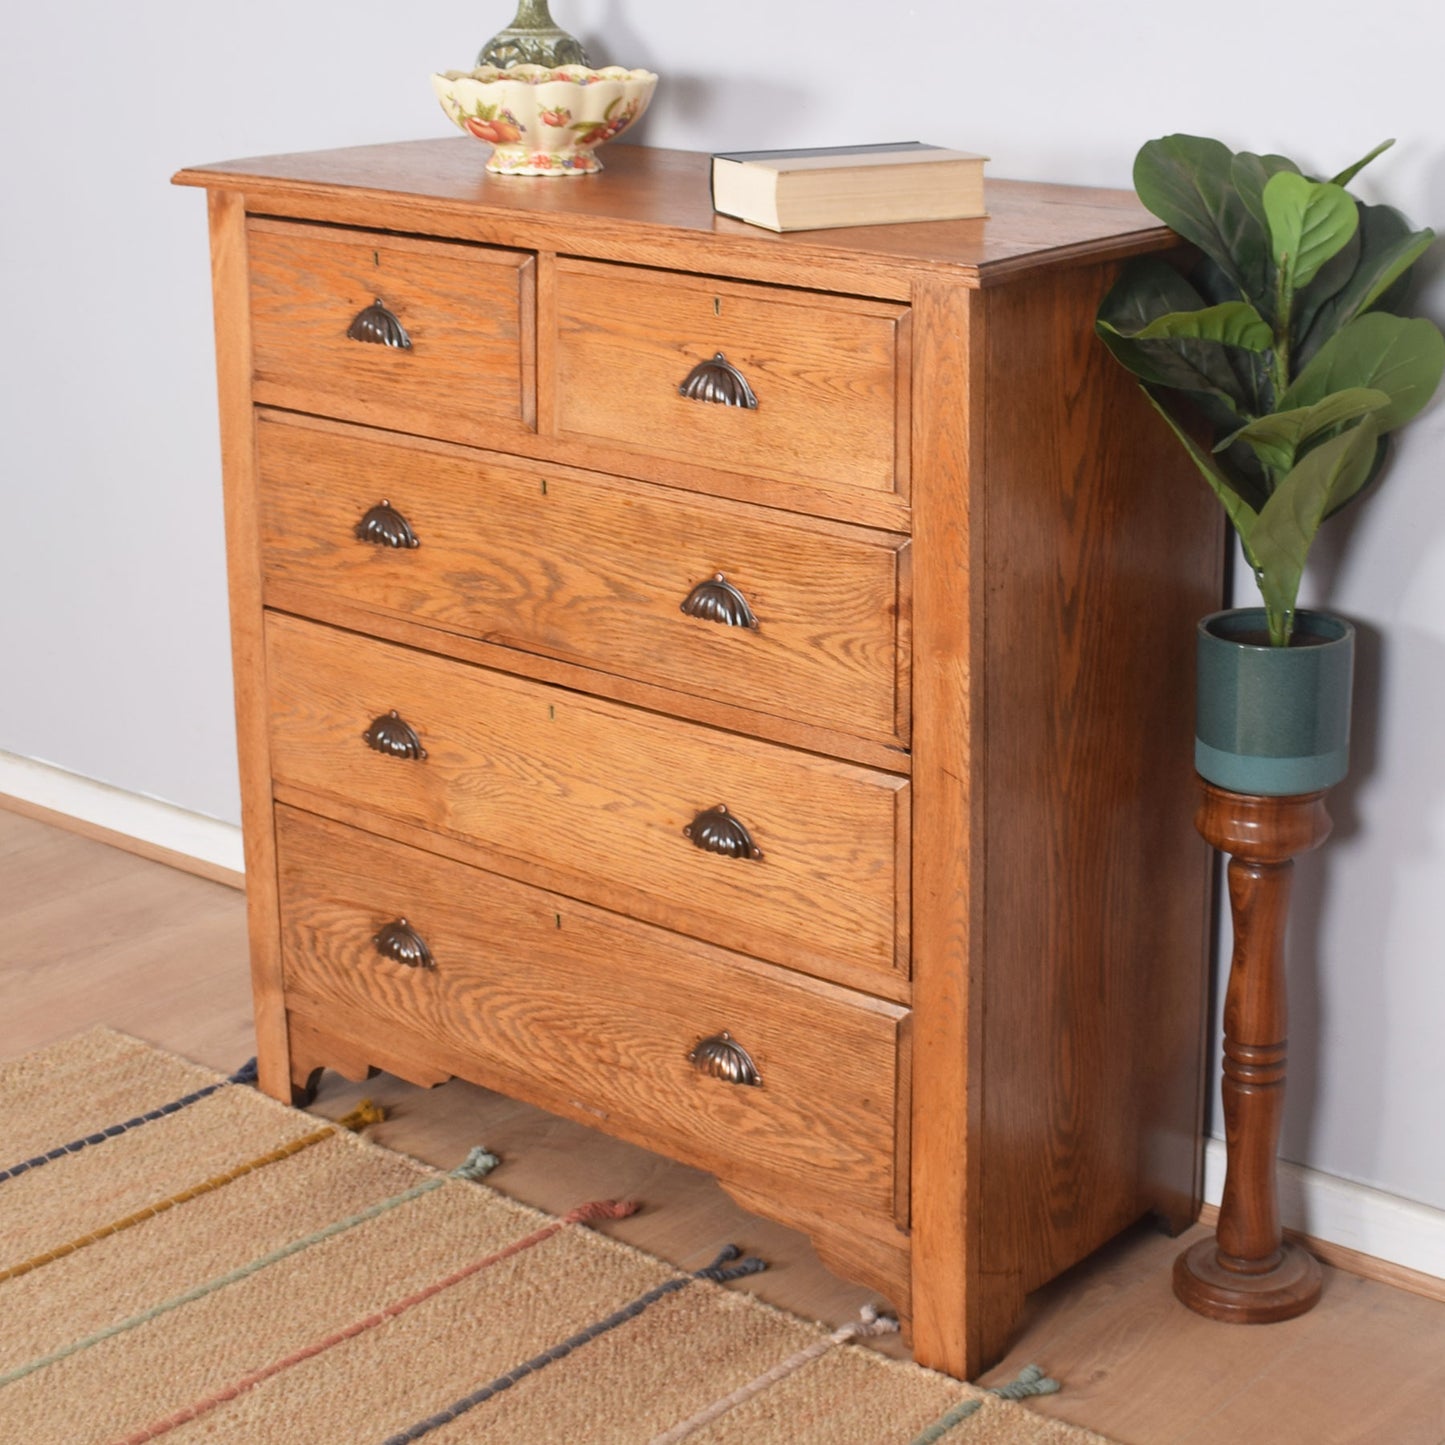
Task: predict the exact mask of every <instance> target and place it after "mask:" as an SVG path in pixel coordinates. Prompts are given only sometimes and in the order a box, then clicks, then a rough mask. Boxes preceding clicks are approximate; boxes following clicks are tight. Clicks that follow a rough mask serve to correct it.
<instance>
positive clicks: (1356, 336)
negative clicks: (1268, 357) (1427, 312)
mask: <svg viewBox="0 0 1445 1445" xmlns="http://www.w3.org/2000/svg"><path fill="white" fill-rule="evenodd" d="M1442 372H1445V336H1442V335H1441V334H1440V330H1439V328H1438V327H1437V326H1436V325H1435V324H1434V322H1432V321H1427V320H1426V319H1425V318H1424V317H1414V318H1408V319H1407V318H1406V317H1403V316H1393V315H1391V314H1390V313H1389V312H1387V311H1368V312H1366V313H1365V314H1364V315H1363V316H1357V317H1356V318H1355V319H1354V320H1353V321H1351V322H1349V323H1348V324H1347V325H1346V326H1345V327H1344V328H1343V329H1342V330H1340V331H1337V332H1336V333H1335V334H1334V335H1333V336H1332V337H1331V338H1330V339H1329V340H1328V341H1327V342H1325V344H1324V345H1323V346H1322V347H1320V349H1319V351H1318V352H1316V353H1315V355H1314V357H1313V358H1312V359H1311V360H1310V362H1309V363H1308V365H1306V366H1305V368H1304V369H1303V370H1302V371H1301V372H1300V374H1299V375H1298V376H1297V377H1295V379H1294V381H1293V382H1291V383H1290V385H1289V387H1288V389H1287V390H1286V391H1285V393H1284V395H1283V396H1282V397H1280V399H1279V405H1278V409H1279V410H1280V411H1289V410H1291V409H1292V408H1295V407H1308V406H1314V405H1315V404H1316V403H1317V402H1320V401H1323V400H1324V399H1325V397H1327V396H1329V395H1330V393H1332V392H1337V391H1348V390H1349V389H1350V388H1352V387H1369V388H1371V389H1373V390H1375V391H1382V392H1384V393H1385V394H1386V395H1387V396H1388V397H1389V398H1390V405H1389V406H1388V407H1386V408H1385V409H1384V410H1382V411H1380V412H1377V413H1375V414H1374V421H1375V423H1376V424H1377V428H1378V430H1379V431H1380V432H1387V431H1392V430H1393V429H1394V428H1395V427H1397V426H1400V425H1402V424H1403V423H1405V422H1407V421H1409V420H1410V418H1411V417H1412V416H1414V415H1415V414H1416V413H1417V412H1418V411H1419V410H1420V409H1421V408H1422V407H1423V406H1424V405H1425V403H1426V402H1428V401H1429V400H1430V398H1431V397H1432V396H1433V395H1434V394H1435V388H1436V387H1437V386H1438V385H1439V384H1440V377H1441V373H1442Z"/></svg>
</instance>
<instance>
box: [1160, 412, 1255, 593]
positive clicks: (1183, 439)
mask: <svg viewBox="0 0 1445 1445" xmlns="http://www.w3.org/2000/svg"><path fill="white" fill-rule="evenodd" d="M1144 395H1145V396H1147V397H1148V398H1149V401H1150V403H1151V404H1152V406H1153V407H1154V410H1155V411H1157V412H1158V413H1159V415H1160V416H1162V417H1163V418H1164V420H1165V421H1167V422H1168V423H1169V427H1170V429H1171V430H1172V431H1173V433H1174V435H1175V436H1176V437H1178V438H1179V441H1180V444H1181V445H1182V446H1183V447H1184V450H1185V451H1186V452H1188V453H1189V458H1190V460H1191V461H1192V462H1193V463H1194V465H1195V466H1196V467H1197V468H1198V469H1199V475H1200V476H1201V477H1203V478H1204V480H1205V481H1206V482H1208V483H1209V486H1210V489H1211V490H1212V491H1213V492H1214V495H1215V496H1216V497H1218V498H1219V500H1220V502H1221V503H1222V504H1223V506H1224V511H1225V515H1226V516H1227V517H1228V518H1229V520H1230V521H1231V522H1233V523H1234V528H1235V531H1237V532H1238V533H1239V539H1240V541H1241V542H1243V543H1244V551H1245V556H1246V557H1249V558H1250V565H1251V566H1253V565H1254V559H1253V556H1252V555H1251V553H1250V550H1249V537H1248V534H1249V532H1250V531H1251V530H1252V529H1253V527H1254V524H1255V523H1256V522H1257V521H1258V519H1259V514H1258V513H1257V512H1256V511H1255V509H1254V508H1253V507H1252V506H1251V505H1250V504H1249V502H1247V501H1246V500H1245V499H1244V498H1243V497H1242V496H1240V494H1239V492H1238V491H1236V490H1235V487H1234V484H1233V482H1232V481H1231V480H1230V478H1229V477H1228V476H1227V475H1226V474H1225V473H1224V472H1222V471H1221V470H1220V469H1219V466H1218V465H1217V463H1216V462H1215V461H1214V458H1213V457H1211V456H1210V455H1209V453H1208V452H1206V451H1204V450H1202V449H1201V448H1200V446H1199V444H1198V443H1197V442H1196V441H1195V440H1194V438H1193V437H1192V436H1190V435H1189V433H1188V432H1187V431H1185V430H1184V428H1183V427H1182V426H1180V425H1179V423H1178V422H1177V421H1175V420H1174V418H1173V417H1172V416H1170V414H1169V413H1168V411H1166V410H1165V408H1164V406H1163V404H1162V403H1161V402H1160V400H1159V398H1158V397H1157V396H1155V395H1154V393H1153V392H1152V391H1151V390H1150V389H1149V388H1148V387H1147V386H1146V387H1145V388H1144ZM1266 505H1267V504H1266Z"/></svg>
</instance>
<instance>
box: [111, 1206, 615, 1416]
mask: <svg viewBox="0 0 1445 1445" xmlns="http://www.w3.org/2000/svg"><path fill="white" fill-rule="evenodd" d="M638 1207H639V1206H638V1204H637V1201H636V1200H630V1199H629V1200H616V1199H601V1200H596V1201H594V1202H593V1203H591V1204H583V1205H579V1206H578V1207H577V1208H576V1209H574V1210H572V1211H571V1212H570V1213H568V1214H564V1215H563V1216H562V1217H561V1218H560V1219H558V1220H555V1221H554V1222H553V1223H551V1224H547V1225H544V1226H543V1227H542V1228H541V1229H539V1230H536V1231H535V1232H534V1233H532V1234H529V1235H527V1236H525V1237H524V1238H522V1239H519V1240H516V1241H515V1242H514V1243H512V1244H509V1245H507V1246H506V1248H505V1249H499V1250H497V1251H496V1252H495V1253H494V1254H489V1255H487V1256H486V1257H485V1258H484V1259H478V1260H474V1261H473V1262H472V1263H471V1264H468V1265H463V1267H462V1268H461V1269H458V1270H455V1271H454V1272H453V1273H451V1274H449V1275H447V1276H446V1277H445V1278H443V1279H438V1280H434V1281H433V1282H432V1283H431V1284H429V1285H426V1286H425V1287H424V1288H422V1289H419V1290H417V1291H416V1292H415V1293H413V1294H409V1295H407V1296H406V1297H405V1298H404V1299H399V1300H394V1301H393V1302H392V1303H391V1304H389V1305H386V1306H384V1307H383V1308H381V1309H379V1310H377V1311H376V1312H375V1313H373V1314H369V1315H367V1316H365V1317H364V1318H363V1319H359V1320H353V1321H352V1322H351V1323H350V1324H349V1325H345V1326H343V1327H342V1328H341V1329H339V1330H335V1331H333V1332H332V1333H331V1334H329V1335H324V1336H322V1338H320V1339H319V1340H313V1341H312V1342H311V1343H310V1344H309V1345H303V1346H302V1347H301V1348H300V1349H299V1350H293V1351H292V1352H291V1353H290V1354H289V1355H283V1356H282V1357H281V1358H280V1359H278V1360H272V1361H271V1363H270V1364H268V1365H262V1366H261V1368H260V1369H257V1370H252V1371H250V1372H249V1373H248V1374H245V1375H242V1376H241V1378H240V1379H239V1380H234V1381H232V1383H231V1384H229V1385H226V1386H224V1387H223V1388H222V1389H220V1390H217V1391H215V1392H214V1393H213V1394H210V1395H207V1396H205V1397H204V1398H203V1399H200V1400H194V1401H192V1402H191V1404H189V1405H185V1406H183V1407H182V1408H181V1409H179V1410H177V1411H175V1412H174V1413H173V1414H170V1415H167V1416H166V1417H165V1418H164V1419H161V1420H156V1421H154V1422H152V1423H151V1424H149V1425H146V1426H143V1427H142V1428H141V1429H139V1430H136V1431H134V1432H133V1433H132V1434H129V1435H126V1436H124V1437H123V1438H122V1439H120V1440H118V1441H116V1442H115V1445H143V1442H145V1441H147V1440H155V1439H158V1438H159V1437H160V1436H162V1435H165V1434H167V1433H168V1432H169V1431H171V1430H174V1429H176V1427H177V1426H179V1425H185V1424H188V1423H189V1422H190V1421H192V1420H196V1419H199V1418H200V1417H201V1416H202V1415H205V1414H208V1413H209V1412H210V1411H212V1410H214V1409H216V1408H217V1407H218V1406H221V1405H225V1404H227V1403H228V1402H229V1401H231V1400H234V1399H235V1398H236V1397H237V1396H238V1395H243V1394H245V1392H246V1391H247V1390H252V1389H254V1388H255V1387H256V1386H257V1385H260V1384H262V1383H263V1382H265V1381H266V1380H269V1379H271V1378H272V1377H273V1376H275V1375H279V1374H281V1373H282V1371H284V1370H289V1369H290V1368H291V1367H292V1366H293V1365H299V1364H301V1363H302V1362H303V1361H304V1360H310V1359H314V1358H315V1357H316V1356H317V1355H320V1354H324V1353H325V1352H326V1351H327V1350H329V1349H331V1348H332V1347H333V1346H334V1345H340V1344H345V1343H346V1341H347V1340H354V1339H355V1338H356V1337H357V1336H358V1335H363V1334H365V1333H366V1332H367V1331H368V1330H373V1329H375V1328H376V1327H377V1326H378V1325H384V1324H385V1323H386V1322H387V1321H388V1320H393V1319H395V1318H396V1317H397V1316H398V1315H402V1314H405V1313H406V1312H407V1310H409V1309H413V1308H415V1307H416V1306H417V1305H419V1304H423V1303H425V1301H427V1300H429V1299H431V1298H432V1297H433V1296H434V1295H438V1294H440V1293H441V1292H442V1291H443V1290H447V1289H450V1288H451V1287H452V1286H453V1285H457V1284H460V1283H461V1282H462V1281H463V1280H464V1279H470V1278H471V1277H472V1275H474V1274H477V1273H479V1272H480V1271H481V1270H484V1269H488V1268H490V1267H491V1266H492V1265H494V1264H500V1263H501V1262H502V1261H503V1260H506V1259H511V1258H512V1257H513V1256H514V1255H517V1254H521V1253H522V1251H523V1250H527V1249H532V1248H533V1247H534V1246H536V1245H539V1244H543V1243H545V1242H546V1241H547V1240H549V1239H551V1238H552V1236H553V1235H555V1234H558V1233H560V1232H561V1230H563V1229H564V1228H566V1226H567V1225H569V1224H590V1223H592V1222H593V1221H595V1220H599V1219H625V1218H627V1216H628V1215H629V1214H635V1213H636V1212H637V1209H638Z"/></svg>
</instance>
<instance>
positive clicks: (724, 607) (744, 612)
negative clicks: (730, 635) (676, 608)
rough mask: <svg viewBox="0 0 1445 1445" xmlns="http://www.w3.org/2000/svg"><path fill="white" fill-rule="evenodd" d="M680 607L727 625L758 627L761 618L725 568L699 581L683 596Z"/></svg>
mask: <svg viewBox="0 0 1445 1445" xmlns="http://www.w3.org/2000/svg"><path fill="white" fill-rule="evenodd" d="M680 610H681V611H682V612H685V613H686V614H687V615H688V616H689V617H700V618H702V619H703V620H704V621H705V622H720V623H722V625H723V626H724V627H750V628H752V630H753V631H754V632H756V631H757V630H758V619H757V616H756V614H755V613H754V612H753V609H752V608H751V607H749V606H748V599H747V598H746V597H744V596H743V594H742V593H741V592H739V591H738V589H737V588H736V587H734V586H733V584H732V583H731V582H729V581H728V579H727V578H726V577H725V576H723V574H722V573H721V572H718V573H715V574H714V575H713V576H711V577H709V578H708V579H707V581H705V582H699V583H698V584H697V586H696V587H694V588H693V589H692V591H691V592H689V593H688V594H687V597H686V598H685V599H684V600H683V602H682V604H681V607H680Z"/></svg>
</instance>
